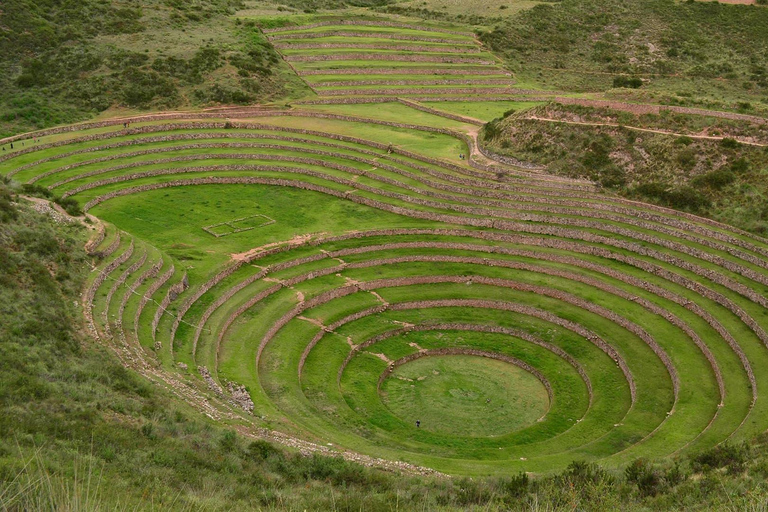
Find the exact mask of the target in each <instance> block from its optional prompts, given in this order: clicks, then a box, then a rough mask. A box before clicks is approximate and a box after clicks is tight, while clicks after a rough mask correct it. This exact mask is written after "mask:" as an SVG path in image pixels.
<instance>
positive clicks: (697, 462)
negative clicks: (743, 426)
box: [691, 441, 750, 474]
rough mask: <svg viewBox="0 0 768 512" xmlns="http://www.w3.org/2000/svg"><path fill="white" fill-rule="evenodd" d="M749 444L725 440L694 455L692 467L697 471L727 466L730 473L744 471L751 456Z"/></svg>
mask: <svg viewBox="0 0 768 512" xmlns="http://www.w3.org/2000/svg"><path fill="white" fill-rule="evenodd" d="M749 453H750V449H749V445H748V444H747V443H742V444H740V445H734V444H731V443H729V442H727V441H726V442H725V443H723V444H721V445H719V446H715V447H714V448H711V449H709V450H707V451H704V452H701V453H700V454H698V455H696V456H694V457H693V459H692V460H691V467H692V468H693V470H694V471H697V472H708V471H711V470H713V469H721V468H726V469H727V470H728V473H730V474H738V473H743V472H744V470H745V469H746V464H747V459H748V458H749Z"/></svg>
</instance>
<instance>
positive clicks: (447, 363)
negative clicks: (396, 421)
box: [381, 354, 549, 437]
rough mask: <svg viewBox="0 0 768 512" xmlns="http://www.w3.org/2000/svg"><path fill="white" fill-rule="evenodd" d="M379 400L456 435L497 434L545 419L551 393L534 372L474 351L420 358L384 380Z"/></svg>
mask: <svg viewBox="0 0 768 512" xmlns="http://www.w3.org/2000/svg"><path fill="white" fill-rule="evenodd" d="M381 397H382V401H383V402H384V403H385V404H386V405H387V407H389V409H390V410H391V411H392V412H393V413H394V414H395V415H396V416H398V417H399V418H400V419H402V420H403V421H405V422H407V423H409V424H411V425H413V427H414V428H417V427H416V421H419V422H420V426H419V427H418V428H423V429H426V430H429V431H433V432H437V433H440V434H448V435H456V436H476V437H481V436H498V435H503V434H507V433H509V432H512V431H515V430H519V429H521V428H524V427H526V426H528V425H530V424H532V423H535V422H536V421H537V420H538V419H539V418H541V417H543V416H544V415H545V414H546V413H547V410H548V409H549V396H548V394H547V389H546V388H545V386H544V385H543V384H542V382H541V381H540V380H539V379H538V378H537V377H536V376H534V375H533V374H532V373H530V372H528V371H526V370H524V369H523V368H520V367H518V366H515V365H513V364H510V363H509V362H506V361H501V360H496V359H489V358H487V357H481V356H475V355H463V354H460V355H435V356H426V357H420V358H418V359H415V360H412V361H408V362H405V363H403V364H402V365H400V366H397V367H396V368H395V369H394V371H393V372H392V373H391V374H390V375H388V377H387V378H386V379H385V380H384V381H383V382H382V385H381Z"/></svg>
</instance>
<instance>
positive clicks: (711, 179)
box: [691, 169, 736, 190]
mask: <svg viewBox="0 0 768 512" xmlns="http://www.w3.org/2000/svg"><path fill="white" fill-rule="evenodd" d="M735 180H736V175H735V174H734V172H733V170H731V169H718V170H716V171H712V172H708V173H707V174H703V175H701V176H697V177H696V178H694V179H693V180H692V181H691V184H692V185H694V186H695V187H709V188H712V189H715V190H720V189H721V188H723V187H724V186H726V185H730V184H731V183H733V182H734V181H735Z"/></svg>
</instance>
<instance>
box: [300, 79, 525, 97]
mask: <svg viewBox="0 0 768 512" xmlns="http://www.w3.org/2000/svg"><path fill="white" fill-rule="evenodd" d="M512 84H513V82H512V80H510V79H509V78H476V79H472V78H464V79H456V80H451V79H442V80H339V81H336V82H317V83H313V84H311V86H312V88H318V87H359V86H362V85H412V86H413V85H512ZM388 94H391V91H388Z"/></svg>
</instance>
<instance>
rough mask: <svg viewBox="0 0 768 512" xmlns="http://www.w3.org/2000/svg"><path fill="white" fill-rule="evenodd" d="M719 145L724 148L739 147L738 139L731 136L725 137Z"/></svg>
mask: <svg viewBox="0 0 768 512" xmlns="http://www.w3.org/2000/svg"><path fill="white" fill-rule="evenodd" d="M720 146H721V147H724V148H726V149H736V148H738V147H739V141H737V140H736V139H734V138H731V137H725V138H724V139H722V140H721V141H720Z"/></svg>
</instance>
